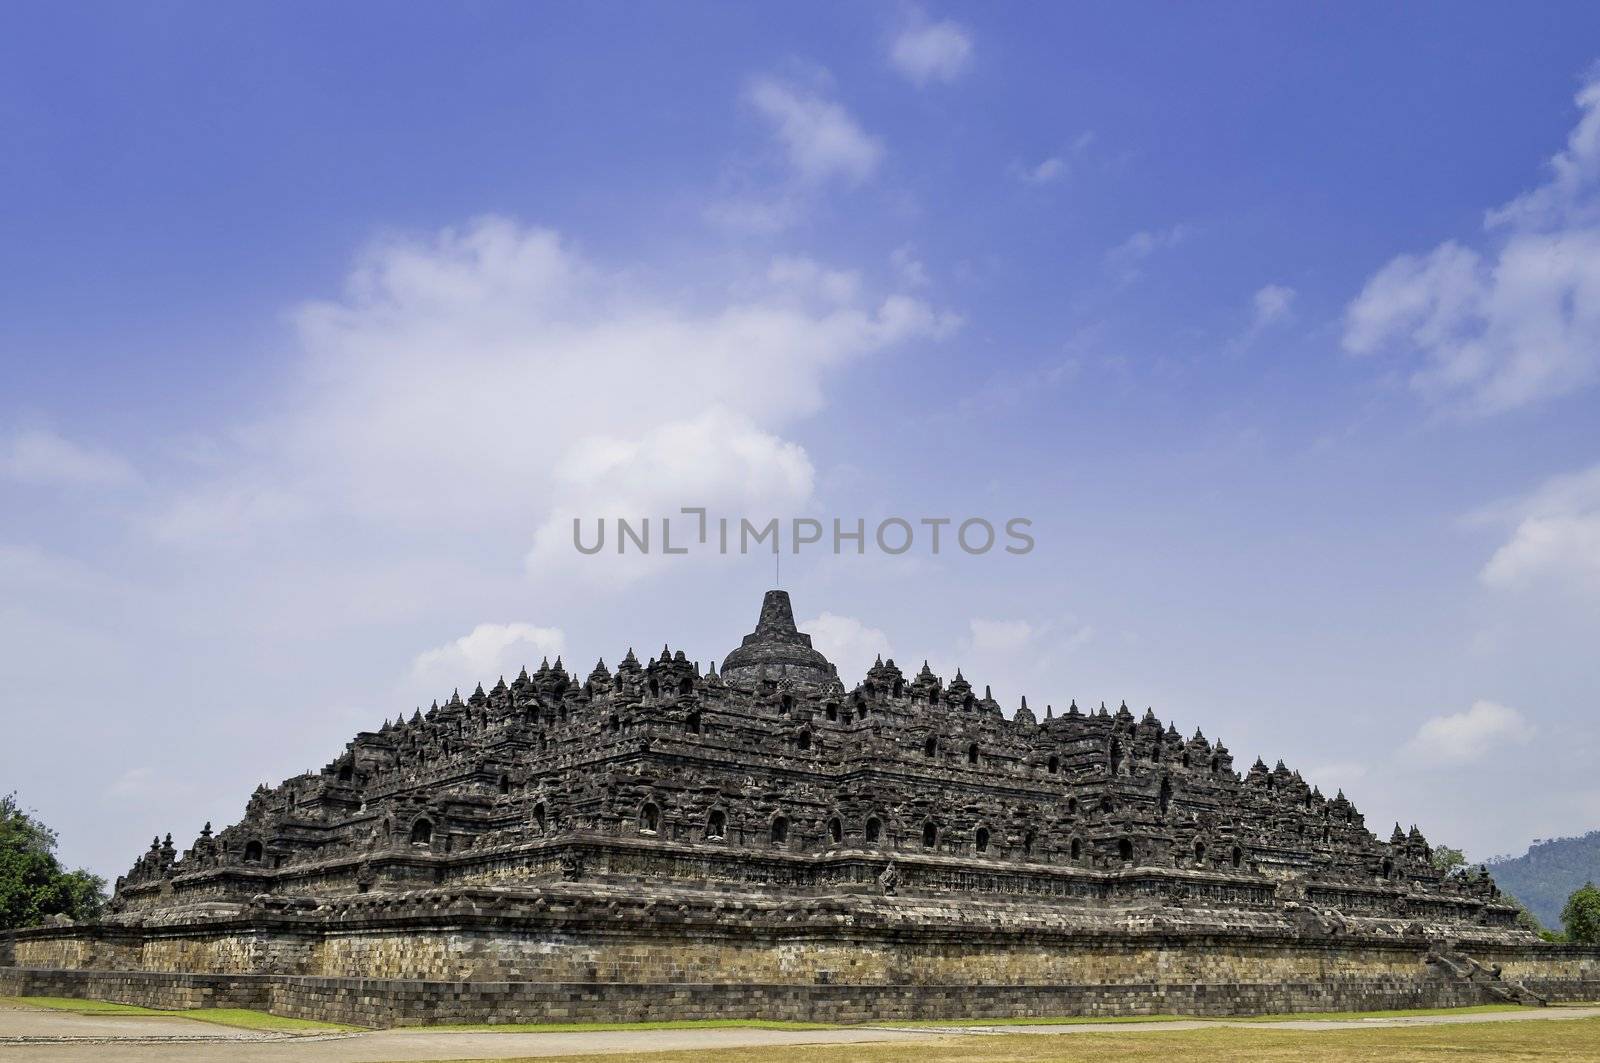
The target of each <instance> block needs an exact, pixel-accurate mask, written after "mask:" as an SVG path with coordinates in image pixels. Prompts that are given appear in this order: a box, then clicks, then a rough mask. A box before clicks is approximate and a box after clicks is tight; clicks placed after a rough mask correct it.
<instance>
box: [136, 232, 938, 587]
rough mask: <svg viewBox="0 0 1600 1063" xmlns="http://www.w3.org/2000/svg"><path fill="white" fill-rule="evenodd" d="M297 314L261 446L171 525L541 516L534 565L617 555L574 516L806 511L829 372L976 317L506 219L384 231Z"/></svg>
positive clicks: (184, 506) (793, 271) (815, 266)
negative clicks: (651, 262) (688, 508)
mask: <svg viewBox="0 0 1600 1063" xmlns="http://www.w3.org/2000/svg"><path fill="white" fill-rule="evenodd" d="M664 293H670V294H664ZM297 321H298V325H299V333H300V338H301V342H302V346H303V349H304V355H303V357H304V371H303V373H302V375H301V378H300V380H299V385H298V388H297V389H296V390H295V392H294V393H293V394H292V395H291V396H289V398H288V400H287V401H286V402H285V403H284V409H283V410H282V411H281V412H280V413H278V414H277V415H276V416H274V417H272V418H270V419H269V421H268V423H267V424H266V425H265V426H263V427H262V428H261V429H260V430H258V431H255V432H253V433H251V434H250V438H251V439H252V440H254V441H255V445H256V446H257V447H258V450H259V453H258V454H257V455H256V460H255V463H254V464H253V465H248V466H247V467H245V468H242V469H234V470H232V471H231V474H230V475H226V476H222V477H219V478H218V479H217V480H216V481H215V482H214V483H212V484H210V485H208V486H205V487H202V488H200V489H197V490H195V491H192V492H190V493H189V494H187V495H185V496H183V497H181V498H179V499H177V500H176V501H174V502H172V503H171V504H169V505H168V506H167V508H166V509H165V510H164V511H163V512H162V513H161V514H159V515H158V516H157V517H156V518H154V520H153V524H154V527H155V529H156V531H157V533H158V534H159V535H160V536H161V537H163V538H166V539H168V540H173V541H184V542H189V543H192V542H197V541H206V540H208V539H209V540H213V541H227V540H229V539H230V538H234V537H238V536H241V535H246V534H248V533H251V532H252V531H255V530H258V529H260V528H261V527H263V526H269V525H271V524H273V523H274V522H276V523H279V524H291V523H292V524H293V525H294V526H295V527H296V528H297V529H299V528H301V527H302V526H304V525H308V524H312V523H314V522H315V521H317V520H319V519H321V520H325V519H328V518H329V517H330V516H334V517H353V518H356V519H360V520H365V521H369V522H378V523H380V524H381V525H382V526H383V527H384V528H385V529H386V534H387V529H391V528H404V529H407V530H408V531H410V530H415V529H427V528H429V527H432V526H436V525H437V526H439V527H441V528H445V529H447V528H449V527H450V526H451V525H452V524H453V523H454V522H457V521H463V520H464V521H467V522H470V523H472V524H473V525H475V526H477V527H479V528H492V529H510V530H512V532H513V533H519V534H521V535H522V536H523V537H524V538H523V539H522V544H523V545H522V549H523V550H527V549H528V546H529V544H530V543H531V544H532V547H533V549H532V552H531V553H530V554H529V563H530V565H531V566H532V567H533V568H534V569H542V570H543V571H546V572H549V571H553V570H556V569H559V570H560V571H562V572H564V573H570V574H576V573H577V572H579V571H581V572H584V573H599V572H600V570H601V569H602V568H604V567H605V566H604V565H585V566H580V567H578V568H574V567H573V566H571V565H570V561H572V560H573V559H577V560H580V561H582V560H589V559H584V558H581V557H579V556H578V555H577V554H576V552H575V551H573V550H572V549H571V547H570V537H571V527H570V521H569V522H567V523H566V524H565V526H563V525H562V522H561V520H560V518H561V517H563V516H566V515H571V514H574V513H577V514H581V515H583V516H618V515H625V516H639V515H657V514H659V513H662V512H667V513H676V512H677V510H678V508H679V507H681V506H685V505H707V506H710V505H719V504H722V505H728V506H735V507H737V506H753V507H763V508H764V507H767V506H770V505H776V504H779V503H784V504H794V506H798V504H799V503H801V502H803V501H804V500H805V499H806V497H807V496H808V495H809V493H810V490H811V485H812V480H813V475H814V474H813V471H812V468H811V464H810V461H809V459H808V458H807V457H806V455H805V452H804V450H803V449H801V448H800V447H798V446H797V445H795V444H793V443H791V442H789V441H787V440H785V439H784V438H783V437H782V435H781V432H782V430H783V429H784V428H785V427H786V426H788V425H789V424H791V423H793V422H795V421H797V420H799V419H802V418H804V417H807V416H809V415H811V414H813V413H815V412H816V411H817V410H818V409H819V408H820V407H821V406H822V404H823V386H824V382H825V380H826V378H827V377H828V375H829V374H831V373H833V372H834V371H836V370H837V369H839V368H841V367H843V366H845V365H848V364H849V363H851V362H852V361H854V360H856V359H859V358H862V357H864V356H867V355H870V354H871V353H873V352H875V351H878V350H880V349H883V348H885V347H888V346H891V345H895V344H901V343H907V342H913V341H918V340H931V339H937V338H939V337H942V336H944V335H947V334H948V333H949V332H950V331H952V330H953V329H954V328H956V327H957V326H958V324H959V319H958V318H957V317H955V316H954V315H952V314H950V313H947V312H943V311H940V310H937V309H935V308H934V307H932V306H930V305H928V304H926V303H924V302H922V301H920V300H917V299H914V298H911V297H909V296H906V295H902V294H898V293H893V292H891V293H888V294H878V295H872V294H869V293H867V292H866V291H865V285H864V284H863V283H862V281H861V279H860V277H859V276H858V275H857V274H855V273H854V272H852V271H848V270H839V269H833V268H829V267H826V266H824V265H822V264H820V263H818V262H815V261H813V260H809V259H804V258H796V257H788V258H780V259H776V260H774V261H773V262H772V263H771V264H770V265H769V267H768V268H767V269H766V270H765V272H764V273H757V274H756V275H755V277H754V278H753V279H751V278H749V277H743V276H741V277H738V278H736V279H735V280H733V281H731V282H728V283H718V282H714V281H704V282H701V283H698V284H697V283H695V282H694V281H693V280H692V279H691V278H686V277H682V276H678V277H673V278H671V279H670V282H669V281H668V280H665V279H663V280H654V281H653V280H652V279H651V278H650V277H648V276H647V275H642V274H640V273H638V272H629V271H618V270H608V269H606V268H604V267H601V266H599V265H597V264H594V263H592V262H590V261H588V260H587V259H585V258H584V257H583V256H581V255H579V254H578V253H577V252H575V251H574V250H573V249H571V248H570V247H568V246H567V245H566V244H564V243H563V242H562V241H561V240H560V238H559V237H558V236H557V235H556V234H555V233H552V232H549V231H547V230H542V229H536V228H527V227H523V226H520V225H518V224H516V223H515V222H512V221H509V220H506V219H503V218H484V219H480V220H478V221H475V222H473V223H471V224H470V225H468V226H465V227H463V228H459V229H447V230H445V231H443V232H442V233H440V234H438V235H437V236H436V237H434V238H432V239H426V240H415V239H390V240H386V241H383V242H381V243H379V244H378V245H376V246H375V247H373V248H371V249H370V250H369V251H368V252H367V253H366V254H365V255H364V256H363V257H362V258H361V260H360V262H359V264H358V265H357V267H356V268H355V269H354V270H353V271H352V273H351V276H350V279H349V282H348V285H347V292H346V294H345V295H344V297H343V298H342V299H339V300H336V301H324V302H317V303H312V304H309V305H307V306H304V307H302V308H301V310H300V311H299V313H298V315H297ZM784 508H792V507H791V506H789V505H785V507H784ZM563 542H564V543H567V544H568V545H567V546H566V547H565V548H564V549H560V548H558V546H557V544H559V543H563ZM596 560H598V559H596ZM547 561H548V562H555V564H554V565H553V566H552V565H547V564H545V562H547ZM616 575H617V573H616V572H612V573H609V574H607V575H606V576H604V577H603V578H604V579H605V580H611V579H614V578H615V577H616Z"/></svg>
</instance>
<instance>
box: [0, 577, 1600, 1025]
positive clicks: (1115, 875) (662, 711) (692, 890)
mask: <svg viewBox="0 0 1600 1063" xmlns="http://www.w3.org/2000/svg"><path fill="white" fill-rule="evenodd" d="M1431 855H1432V854H1431V852H1430V849H1429V845H1428V842H1427V840H1426V839H1425V838H1424V837H1423V834H1422V832H1421V831H1419V830H1418V829H1417V828H1416V827H1412V828H1410V829H1409V830H1402V829H1401V828H1400V827H1399V826H1398V825H1396V827H1395V828H1394V831H1393V833H1392V834H1391V835H1390V836H1389V837H1388V838H1386V839H1385V838H1381V837H1378V836H1375V835H1374V834H1373V833H1371V832H1370V831H1369V830H1368V829H1367V826H1366V823H1365V822H1364V820H1363V818H1362V815H1361V813H1360V812H1358V811H1357V809H1356V808H1355V806H1354V805H1352V804H1351V802H1350V801H1349V800H1348V799H1347V798H1346V797H1345V796H1344V795H1343V793H1338V794H1335V795H1334V796H1333V797H1331V798H1330V797H1328V796H1327V795H1325V794H1323V793H1322V792H1321V791H1319V790H1318V789H1317V788H1316V787H1313V786H1310V785H1308V784H1307V783H1306V782H1305V781H1304V780H1303V779H1302V778H1301V777H1300V776H1299V775H1298V774H1297V773H1295V772H1293V771H1291V770H1289V769H1288V768H1287V767H1285V766H1284V765H1283V764H1282V763H1281V762H1279V763H1278V764H1276V765H1275V766H1273V767H1268V766H1267V765H1266V764H1265V763H1263V762H1262V761H1260V760H1257V761H1255V763H1253V764H1252V765H1250V767H1249V768H1248V769H1246V770H1245V771H1244V772H1242V773H1241V772H1239V771H1237V770H1236V769H1235V766H1234V762H1233V757H1232V755H1231V754H1230V753H1229V751H1228V749H1227V747H1226V746H1224V745H1223V744H1222V743H1221V742H1220V741H1212V740H1210V739H1208V738H1207V737H1206V736H1205V735H1204V734H1203V733H1202V732H1201V731H1200V730H1198V729H1196V730H1195V731H1194V732H1193V733H1192V734H1190V735H1187V736H1186V735H1185V734H1183V733H1181V732H1180V731H1179V730H1178V729H1177V727H1175V726H1173V725H1171V724H1166V723H1163V722H1162V721H1161V720H1159V719H1157V717H1156V716H1155V714H1154V713H1153V712H1152V711H1150V710H1148V709H1147V710H1145V711H1144V712H1142V713H1135V712H1132V711H1130V710H1129V709H1128V707H1127V706H1126V705H1125V704H1124V705H1119V706H1118V707H1117V708H1116V709H1115V710H1109V709H1107V708H1106V706H1105V705H1104V704H1101V705H1099V706H1097V707H1095V708H1093V709H1088V710H1084V709H1080V708H1079V707H1078V706H1077V705H1076V704H1073V705H1070V706H1069V707H1068V708H1067V709H1066V711H1065V712H1062V713H1059V714H1057V713H1054V712H1053V711H1051V710H1049V709H1047V710H1046V711H1045V715H1044V718H1043V719H1040V718H1038V717H1037V716H1036V714H1035V713H1034V711H1033V710H1031V709H1030V708H1029V707H1028V705H1027V702H1026V701H1023V703H1022V705H1021V707H1019V708H1018V709H1017V710H1016V712H1015V713H1014V714H1013V715H1012V716H1011V717H1009V718H1008V717H1007V716H1006V715H1005V714H1004V713H1003V712H1002V710H1001V707H1000V705H998V704H997V703H996V702H995V700H994V699H993V698H992V697H990V696H989V693H988V690H987V689H986V688H985V689H983V690H981V691H980V690H979V689H977V688H975V687H974V686H973V685H972V684H971V683H970V682H968V680H967V679H966V678H964V677H963V676H962V674H961V673H960V672H959V671H958V672H957V673H956V675H955V676H954V677H953V678H951V679H950V680H949V681H948V682H947V681H944V680H942V679H941V678H940V677H938V676H936V675H934V674H933V673H932V672H931V671H930V670H929V669H928V667H927V665H926V664H924V665H923V667H922V668H921V669H920V670H919V671H917V672H916V673H915V674H913V675H909V676H908V675H906V674H905V673H904V672H902V670H901V669H900V668H898V667H897V666H896V665H895V663H894V662H893V661H882V660H880V661H878V662H877V663H876V664H874V665H873V667H872V668H871V669H870V670H869V671H868V672H867V674H866V676H865V677H864V679H862V681H860V682H859V683H857V684H855V685H854V687H852V688H847V687H846V686H845V685H844V684H843V683H842V682H841V681H840V678H839V675H838V673H837V670H836V669H835V668H834V666H833V665H832V664H830V663H829V662H828V660H827V659H826V658H825V657H824V656H823V655H822V654H821V653H819V652H818V651H817V650H816V649H815V648H814V647H813V646H812V645H811V640H810V638H809V637H808V636H807V635H805V634H804V633H802V632H800V631H798V630H796V627H795V622H794V616H793V612H792V610H791V606H790V602H789V597H788V595H787V594H786V593H785V592H783V591H770V592H768V593H767V595H766V597H765V599H764V601H763V602H762V604H761V611H760V615H759V618H758V620H757V623H756V627H755V630H754V631H753V632H752V633H750V634H749V635H746V636H745V637H744V639H743V641H742V643H741V644H740V645H739V646H738V647H737V648H736V649H734V650H733V651H732V652H731V653H729V654H728V656H727V657H726V658H725V659H724V661H723V662H722V666H721V669H720V671H719V670H718V669H717V668H716V666H715V665H714V664H713V665H712V666H711V667H709V668H707V669H706V670H704V671H702V670H701V669H700V667H699V666H698V665H697V664H696V663H694V662H692V661H690V660H689V659H687V658H686V656H685V655H684V653H683V652H682V651H678V652H672V651H670V650H668V649H666V648H663V649H662V651H661V653H660V655H659V656H657V657H654V658H652V659H650V660H648V661H646V662H644V663H641V662H640V661H639V660H638V659H637V658H636V657H635V655H634V654H633V652H632V651H631V650H630V651H629V652H628V653H627V654H626V655H625V656H624V657H623V658H622V659H621V660H620V661H619V662H618V664H617V665H616V668H615V669H614V670H613V669H611V668H609V667H607V666H606V665H605V664H604V663H603V662H602V663H600V664H597V665H596V666H595V667H594V669H593V670H592V671H590V672H589V674H588V675H586V676H580V675H578V674H576V673H573V672H569V671H568V670H567V669H566V667H565V666H564V665H563V664H562V662H561V661H560V660H557V661H556V662H555V663H554V664H553V665H552V664H548V663H546V664H541V665H540V666H539V668H538V670H537V671H535V672H533V673H532V674H529V673H528V672H527V671H523V673H522V674H520V675H518V676H517V677H516V678H515V680H514V681H512V682H510V683H507V682H506V681H505V680H504V679H503V678H502V679H501V680H500V681H499V682H497V683H495V684H494V685H493V687H492V688H491V689H489V690H487V691H486V690H484V688H483V687H482V686H481V685H479V686H478V688H477V689H476V690H474V691H473V693H472V695H471V696H470V697H467V698H462V697H460V696H459V695H457V696H454V697H451V698H450V699H449V700H447V701H446V702H444V703H443V704H438V705H435V706H434V707H432V708H430V709H429V710H428V711H427V712H421V711H418V712H415V713H413V714H412V715H411V717H410V718H409V719H406V718H404V717H402V718H400V719H397V720H395V721H394V722H392V723H385V724H384V725H383V726H382V727H380V728H378V729H377V730H374V731H367V732H363V733H361V734H359V735H357V736H356V737H355V739H354V740H353V741H351V742H350V743H349V744H348V745H347V746H346V747H345V749H344V750H343V751H342V752H341V753H339V755H338V756H336V757H335V758H334V759H333V760H332V761H331V762H330V763H328V765H327V766H326V767H324V768H322V769H321V770H320V771H316V772H309V773H307V774H304V775H300V776H297V777H295V778H292V779H289V780H287V781H285V782H283V783H281V784H279V785H278V786H275V787H267V786H261V787H258V788H257V789H256V791H255V792H254V793H253V794H252V795H251V796H250V798H249V802H248V804H247V805H246V806H245V809H244V814H243V816H242V818H241V819H240V820H239V821H238V822H237V823H234V824H232V825H229V826H226V827H223V828H222V829H221V830H217V831H215V832H213V830H212V829H211V825H210V824H207V825H206V826H205V827H204V828H203V829H202V830H201V831H200V832H199V836H198V837H196V838H195V839H194V840H193V841H192V842H191V843H190V844H189V846H188V847H187V848H186V849H184V850H183V851H182V852H181V853H180V852H179V850H178V848H177V846H175V845H174V843H173V841H172V837H171V835H167V836H166V837H165V838H164V839H163V838H161V837H158V838H157V839H156V840H155V841H153V842H152V843H151V845H150V848H149V850H148V851H147V852H146V853H144V855H142V856H141V857H140V858H139V859H138V860H137V862H135V864H134V865H133V868H132V869H131V870H130V871H129V872H128V874H127V875H126V876H124V877H123V878H121V879H119V880H118V881H117V887H116V894H115V897H114V899H113V901H112V903H111V914H109V915H108V916H107V917H106V918H105V919H104V920H103V921H102V922H99V923H95V924H86V925H81V926H52V927H46V928H41V929H36V930H30V931H22V932H19V933H17V934H15V935H14V936H13V938H12V939H11V940H9V941H6V942H0V950H3V951H0V964H4V965H6V966H4V967H0V993H5V992H17V991H29V992H49V993H56V994H88V995H95V996H102V997H110V998H112V999H123V1000H128V1001H130V1002H138V1003H147V1004H156V1005H158V1006H193V1005H197V1004H202V1003H214V1004H233V1005H237V1006H253V1007H264V1008H270V1009H271V1010H274V1011H277V1012H280V1013H282V1014H289V1015H299V1016H305V1017H321V1018H333V1019H342V1020H345V1021H350V1022H355V1023H361V1024H365V1025H385V1024H391V1023H399V1022H422V1021H435V1020H439V1021H442V1020H475V1021H508V1022H510V1021H524V1022H526V1021H541V1020H546V1019H548V1020H552V1021H573V1020H584V1019H589V1020H618V1019H630V1018H700V1017H736V1016H748V1017H766V1018H805V1019H822V1020H835V1021H859V1020H867V1019H876V1018H908V1017H942V1016H984V1017H998V1016H1011V1015H1063V1014H1128V1013H1140V1012H1144V1013H1149V1012H1167V1013H1170V1012H1186V1013H1195V1014H1225V1013H1238V1012H1250V1011H1289V1010H1318V1009H1322V1010H1328V1009H1338V1010H1344V1009H1357V1008H1376V1007H1414V1006H1442V1005H1452V1004H1476V1003H1482V1002H1486V1001H1495V1000H1524V1001H1537V1000H1541V999H1543V998H1552V999H1580V998H1581V999H1593V998H1595V997H1600V950H1595V949H1585V948H1580V947H1572V946H1555V945H1550V944H1547V943H1544V942H1542V941H1540V940H1539V939H1538V938H1537V937H1536V936H1535V935H1534V934H1532V933H1530V932H1529V931H1528V930H1525V929H1522V928H1521V927H1519V926H1518V925H1517V922H1516V916H1517V908H1516V907H1515V906H1514V905H1512V904H1510V903H1508V902H1507V901H1506V899H1505V898H1503V897H1501V896H1500V895H1499V893H1498V890H1497V889H1496V887H1495V885H1494V883H1493V881H1491V879H1490V878H1489V877H1488V875H1487V874H1486V873H1484V872H1483V871H1481V870H1479V871H1477V872H1471V873H1466V874H1461V873H1457V874H1451V875H1446V874H1444V873H1442V872H1441V871H1439V870H1438V869H1437V868H1435V866H1434V864H1433V862H1432V860H1431Z"/></svg>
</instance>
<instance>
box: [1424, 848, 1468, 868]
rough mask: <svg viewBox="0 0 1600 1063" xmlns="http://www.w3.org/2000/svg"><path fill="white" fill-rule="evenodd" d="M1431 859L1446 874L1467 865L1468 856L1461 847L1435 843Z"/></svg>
mask: <svg viewBox="0 0 1600 1063" xmlns="http://www.w3.org/2000/svg"><path fill="white" fill-rule="evenodd" d="M1430 859H1431V860H1432V861H1433V866H1434V867H1435V868H1437V869H1438V870H1440V871H1443V872H1444V873H1445V874H1449V873H1450V872H1452V871H1454V870H1456V868H1459V867H1466V866H1467V857H1466V854H1465V853H1463V852H1462V851H1461V850H1460V849H1452V848H1450V847H1449V846H1448V845H1435V846H1434V847H1433V853H1432V856H1431V857H1430Z"/></svg>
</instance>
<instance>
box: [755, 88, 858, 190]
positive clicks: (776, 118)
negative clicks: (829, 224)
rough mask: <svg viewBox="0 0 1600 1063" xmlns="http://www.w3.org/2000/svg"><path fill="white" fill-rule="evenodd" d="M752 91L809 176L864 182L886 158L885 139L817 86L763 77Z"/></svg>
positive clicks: (803, 175) (803, 174)
mask: <svg viewBox="0 0 1600 1063" xmlns="http://www.w3.org/2000/svg"><path fill="white" fill-rule="evenodd" d="M747 95H748V99H749V101H750V103H751V104H752V105H753V106H754V107H755V109H756V110H757V111H758V112H759V113H760V114H761V116H762V117H763V118H765V119H766V120H767V122H768V124H769V126H770V127H771V130H772V135H773V136H774V137H776V138H777V140H778V142H779V144H781V145H782V146H783V149H784V152H785V154H786V156H787V158H788V160H789V164H790V165H791V166H792V167H793V169H794V171H795V173H796V174H797V175H798V176H799V177H800V178H801V179H803V180H806V181H811V182H819V181H828V180H843V181H847V182H851V183H859V182H861V181H864V180H866V179H867V178H868V177H871V176H872V174H873V172H874V171H876V170H877V168H878V165H879V164H880V163H881V162H882V161H883V154H884V151H883V142H882V141H880V140H879V139H878V138H877V137H874V136H871V135H869V134H868V133H867V132H866V131H865V130H864V129H862V128H861V126H860V124H859V123H858V122H857V121H856V120H855V118H854V117H853V116H852V115H851V114H850V112H849V111H847V110H846V109H845V108H844V106H843V105H842V104H840V103H838V102H837V101H834V100H831V99H828V98H827V97H826V96H824V95H822V94H821V93H820V92H818V91H816V90H815V89H810V88H804V87H802V86H800V85H797V84H795V83H793V82H789V81H782V80H779V79H777V78H773V77H762V78H757V79H756V80H755V81H754V82H752V83H751V85H750V88H749V91H748V94H747Z"/></svg>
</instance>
